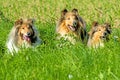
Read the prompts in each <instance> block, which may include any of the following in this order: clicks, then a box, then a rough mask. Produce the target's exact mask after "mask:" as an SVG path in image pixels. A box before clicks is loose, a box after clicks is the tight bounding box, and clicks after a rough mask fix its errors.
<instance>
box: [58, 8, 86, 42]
mask: <svg viewBox="0 0 120 80" xmlns="http://www.w3.org/2000/svg"><path fill="white" fill-rule="evenodd" d="M56 33H57V34H60V35H59V36H58V37H57V38H58V39H60V38H62V37H63V38H64V39H65V40H66V39H67V40H68V41H70V42H71V43H72V44H74V43H75V42H76V40H81V41H82V42H84V41H85V37H86V23H85V21H84V20H83V19H82V18H81V17H80V16H79V14H78V10H77V9H73V10H72V11H67V9H64V10H62V12H61V17H60V19H59V21H58V23H57V26H56Z"/></svg>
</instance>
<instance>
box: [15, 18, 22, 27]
mask: <svg viewBox="0 0 120 80" xmlns="http://www.w3.org/2000/svg"><path fill="white" fill-rule="evenodd" d="M22 23H23V19H22V18H21V19H18V20H17V21H15V26H17V25H21V24H22Z"/></svg>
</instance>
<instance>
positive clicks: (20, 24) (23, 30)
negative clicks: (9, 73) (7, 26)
mask: <svg viewBox="0 0 120 80" xmlns="http://www.w3.org/2000/svg"><path fill="white" fill-rule="evenodd" d="M40 43H41V39H40V38H39V36H38V32H37V29H36V28H35V26H34V20H33V19H19V20H17V21H16V22H15V24H14V26H13V28H12V30H11V32H10V34H9V36H8V40H7V43H6V44H7V48H8V50H9V52H11V53H13V52H18V50H19V49H20V48H21V47H24V48H28V47H32V46H36V45H38V44H40Z"/></svg>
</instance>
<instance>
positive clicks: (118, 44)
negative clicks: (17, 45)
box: [0, 0, 120, 80]
mask: <svg viewBox="0 0 120 80" xmlns="http://www.w3.org/2000/svg"><path fill="white" fill-rule="evenodd" d="M119 3H120V0H100V1H98V0H81V1H80V0H0V80H120V29H119V28H120V5H119ZM65 8H66V9H68V10H72V9H73V8H76V9H78V11H79V14H80V16H81V17H82V18H84V20H85V21H86V23H87V31H89V30H90V27H91V23H92V22H93V21H98V22H99V23H101V24H103V23H105V22H109V23H110V24H111V26H112V34H111V36H110V41H109V42H106V43H105V47H104V48H98V49H89V48H88V47H87V46H86V45H84V44H81V43H80V42H78V43H77V44H75V45H71V44H70V43H69V42H65V41H62V40H61V41H58V40H56V39H55V37H56V34H55V26H56V22H57V20H58V19H59V17H60V15H61V14H60V12H61V10H63V9H65ZM19 18H34V19H35V20H36V22H35V25H36V27H37V28H38V31H39V33H40V38H41V39H42V41H43V43H42V44H41V45H40V46H38V47H36V48H34V49H22V50H21V51H20V52H19V53H15V54H14V55H13V56H12V55H11V54H8V53H7V48H6V45H5V44H6V40H7V36H8V34H9V32H10V30H11V28H12V27H13V25H14V22H15V21H16V20H17V19H19ZM116 36H117V37H118V38H115V37H116ZM62 43H63V44H64V46H61V47H60V46H59V44H62Z"/></svg>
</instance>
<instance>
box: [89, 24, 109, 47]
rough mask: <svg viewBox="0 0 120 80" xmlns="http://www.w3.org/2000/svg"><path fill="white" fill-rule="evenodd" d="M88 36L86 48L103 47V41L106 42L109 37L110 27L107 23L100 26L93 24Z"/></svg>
mask: <svg viewBox="0 0 120 80" xmlns="http://www.w3.org/2000/svg"><path fill="white" fill-rule="evenodd" d="M88 34H89V39H88V43H87V45H88V47H90V48H98V47H104V41H108V40H109V35H110V34H111V25H110V24H109V23H104V24H103V25H100V24H99V23H98V22H93V24H92V28H91V30H90V32H89V33H88Z"/></svg>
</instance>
